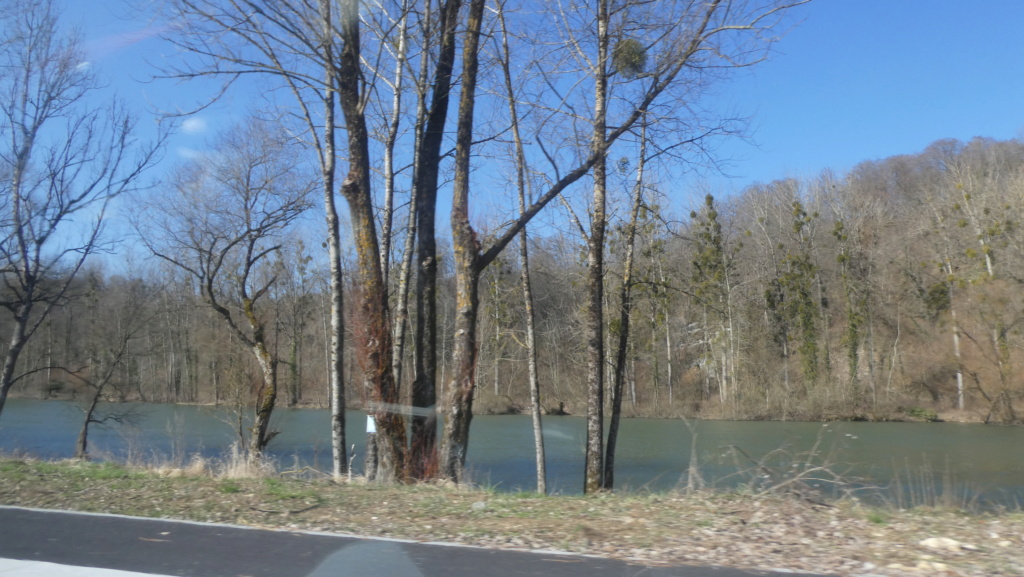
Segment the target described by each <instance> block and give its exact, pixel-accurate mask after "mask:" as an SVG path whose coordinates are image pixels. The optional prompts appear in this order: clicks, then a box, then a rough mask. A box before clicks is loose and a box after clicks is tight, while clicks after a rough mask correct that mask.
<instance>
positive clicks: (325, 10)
mask: <svg viewBox="0 0 1024 577" xmlns="http://www.w3.org/2000/svg"><path fill="white" fill-rule="evenodd" d="M320 14H321V18H322V21H323V35H324V58H325V61H326V62H327V65H326V66H324V74H325V76H326V77H325V78H324V84H325V85H326V88H325V90H324V100H323V102H324V111H323V113H324V134H323V142H324V148H323V152H322V156H321V158H320V168H321V176H322V181H323V194H324V214H325V216H326V218H327V254H328V258H329V259H330V275H331V277H330V293H331V305H330V316H331V322H330V329H329V333H330V334H329V335H328V338H329V340H330V350H329V352H328V375H329V376H328V379H329V380H330V406H331V461H332V470H333V473H334V477H335V478H336V479H337V478H340V477H342V476H343V475H345V474H346V473H348V448H347V446H346V439H345V381H344V375H345V335H344V330H345V328H344V327H345V317H344V315H345V302H344V298H345V283H344V278H343V276H342V270H341V227H340V224H339V220H338V209H337V207H336V206H335V204H334V177H335V174H336V171H337V165H336V164H335V140H334V134H335V132H334V131H335V128H334V123H335V121H334V107H335V103H334V95H335V86H336V80H337V79H336V77H335V70H334V65H333V61H334V50H333V43H332V42H330V41H327V40H328V39H330V38H332V36H333V27H334V20H333V17H332V15H331V0H320Z"/></svg>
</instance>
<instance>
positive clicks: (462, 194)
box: [441, 0, 485, 481]
mask: <svg viewBox="0 0 1024 577" xmlns="http://www.w3.org/2000/svg"><path fill="white" fill-rule="evenodd" d="M484 4H485V2H484V0H471V2H470V3H469V14H468V17H467V20H466V40H465V44H464V46H463V55H462V62H463V72H462V94H461V96H460V98H459V113H458V129H457V133H456V141H455V185H454V189H453V193H452V214H451V227H452V246H453V248H454V251H455V335H454V339H453V340H454V350H453V351H452V364H453V367H452V371H453V378H452V382H451V385H450V386H449V387H448V392H447V394H448V415H447V420H446V421H445V425H444V440H445V442H444V446H443V448H442V455H441V474H442V475H443V476H444V477H445V478H448V479H452V480H455V481H458V480H459V479H460V478H461V476H462V472H463V468H464V467H465V464H466V450H467V449H468V446H469V424H470V421H471V420H472V418H473V388H474V371H475V369H476V353H477V351H476V321H477V313H478V311H479V304H480V298H479V284H480V272H481V270H482V262H481V259H480V242H479V240H477V236H476V232H475V231H474V230H473V227H472V225H471V224H470V222H469V169H470V163H469V160H470V158H469V153H470V147H471V146H472V141H473V109H474V106H475V104H476V78H477V69H478V66H479V59H478V54H477V53H478V48H479V42H480V28H481V24H482V20H483V11H484Z"/></svg>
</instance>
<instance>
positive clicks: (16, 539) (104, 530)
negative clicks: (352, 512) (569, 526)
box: [0, 507, 781, 577]
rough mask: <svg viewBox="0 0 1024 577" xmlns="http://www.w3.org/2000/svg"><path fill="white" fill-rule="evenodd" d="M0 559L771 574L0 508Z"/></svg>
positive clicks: (216, 575) (374, 571)
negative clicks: (649, 565)
mask: <svg viewBox="0 0 1024 577" xmlns="http://www.w3.org/2000/svg"><path fill="white" fill-rule="evenodd" d="M0 558H6V559H13V560H21V561H42V562H47V563H56V564H60V565H64V566H76V567H94V568H104V569H114V570H120V571H130V572H136V573H143V574H155V575H168V576H170V575H174V576H195V577H363V576H371V577H476V576H478V575H482V576H487V577H526V576H536V577H541V576H543V577H753V576H768V575H773V574H772V573H763V572H749V571H738V570H735V569H722V568H707V567H686V566H682V567H647V566H644V565H640V564H634V563H626V562H623V561H615V560H608V559H598V558H593V557H580V556H575V555H563V554H558V553H542V552H525V551H508V550H496V549H480V548H473V547H462V546H453V545H444V544H437V543H414V542H407V541H389V540H381V539H364V538H355V537H342V536H336V535H329V534H324V533H305V532H293V531H276V530H263V529H251V528H245V527H235V526H230V525H211V524H201V523H189V522H179V521H164V520H154V519H141V518H135V517H122V516H115V515H93V514H82V513H68V512H62V511H40V510H32V509H21V508H14V507H0ZM28 565H29V564H24V563H11V564H9V567H11V568H10V569H9V570H8V571H9V573H5V570H4V568H3V567H4V566H3V564H2V563H0V575H5V574H11V575H29V574H32V575H45V574H46V573H47V570H45V569H39V567H46V566H38V567H37V568H36V571H37V572H30V571H27V570H26V569H25V567H27V566H28ZM19 568H20V569H21V571H22V572H21V573H19V572H18V569H19ZM51 571H52V570H51ZM68 574H71V573H68ZM74 574H75V575H81V574H83V573H74ZM85 574H87V573H85ZM775 575H781V574H775Z"/></svg>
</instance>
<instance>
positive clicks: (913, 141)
mask: <svg viewBox="0 0 1024 577" xmlns="http://www.w3.org/2000/svg"><path fill="white" fill-rule="evenodd" d="M139 4H140V3H138V2H130V3H128V4H127V6H137V5H139ZM125 6H126V4H125V3H123V2H122V0H69V2H68V12H67V14H66V19H65V20H66V22H68V23H78V24H80V26H81V30H82V31H83V33H84V35H85V39H86V41H87V48H88V50H89V53H90V54H89V58H90V60H91V61H92V62H93V64H94V66H95V67H96V70H97V71H98V72H99V73H100V74H101V75H102V76H103V77H105V78H107V79H109V81H110V84H111V87H112V88H116V89H117V90H118V91H119V92H120V93H121V94H122V95H123V96H124V97H126V98H128V99H130V100H133V101H134V102H136V103H137V104H139V105H140V106H150V107H158V108H161V109H165V110H166V109H168V108H171V107H173V106H175V105H179V104H180V105H187V104H189V103H190V102H191V101H192V100H193V99H192V96H194V94H191V93H190V92H189V90H187V89H185V88H183V87H180V86H175V85H173V84H170V83H168V82H162V83H159V84H157V85H154V84H148V85H143V84H139V83H137V82H136V80H138V79H143V78H146V77H147V76H148V74H149V69H148V68H147V67H146V61H147V60H148V61H154V62H155V61H160V60H161V59H162V58H164V57H166V56H172V55H173V53H171V52H169V51H168V50H169V49H168V48H166V47H164V46H163V45H162V44H161V43H160V42H159V40H158V39H157V38H155V37H154V35H155V34H156V33H157V32H159V31H160V29H161V28H160V27H161V23H160V22H146V21H145V20H144V19H138V18H137V19H128V18H125V17H124V16H125V15H126V14H127V13H128V11H127V10H126V9H125ZM793 16H794V18H793V20H794V21H795V23H794V26H793V27H792V29H791V30H790V31H789V32H788V33H787V34H786V36H785V37H784V38H783V39H782V40H781V41H780V42H779V43H778V44H777V45H776V47H775V51H774V53H773V55H772V57H771V59H770V60H769V61H768V62H765V63H763V64H760V65H758V66H757V67H755V68H753V69H751V70H749V71H747V72H743V73H740V74H739V75H737V76H736V77H735V78H733V79H732V80H731V81H729V82H727V83H724V84H721V85H719V86H718V88H717V95H716V99H717V100H719V101H721V102H722V103H723V107H724V108H727V109H732V110H736V111H737V112H739V113H742V114H745V115H746V114H749V115H752V116H753V124H752V126H751V129H752V140H753V142H754V143H755V144H751V143H750V142H747V141H741V140H731V141H728V142H724V143H722V144H721V146H720V147H719V149H718V152H719V155H720V156H721V157H722V158H724V159H727V160H728V161H729V164H728V173H729V174H728V177H717V176H710V177H707V178H708V180H709V181H710V182H711V183H712V184H713V185H714V187H715V188H717V189H719V190H723V191H729V190H739V189H741V188H743V187H744V186H746V185H748V184H750V183H753V182H758V181H762V182H766V181H771V180H774V179H778V178H785V177H789V176H797V177H800V176H813V175H815V174H817V173H818V172H820V171H821V170H822V169H825V168H832V169H835V170H837V171H840V172H842V171H845V170H848V169H850V168H852V167H853V166H854V165H856V164H857V163H858V162H861V161H864V160H871V159H878V158H884V157H886V156H891V155H894V154H903V153H914V152H917V151H920V150H922V149H923V148H924V147H925V146H927V145H928V144H929V143H931V142H933V141H935V140H937V139H940V138H958V139H961V140H967V139H970V138H972V137H974V136H987V137H993V138H997V139H1008V138H1014V137H1018V136H1022V135H1024V98H1022V97H1024V33H1022V31H1021V25H1022V24H1024V1H1021V0H972V1H970V2H968V1H964V0H814V1H813V2H811V3H810V4H808V5H806V6H802V7H800V8H799V9H798V10H797V11H795V13H794V15H793ZM230 109H236V110H237V109H238V107H237V103H236V102H235V101H228V102H225V103H223V104H221V105H220V106H219V107H218V108H215V109H212V110H207V111H205V112H204V113H202V114H201V115H199V116H197V117H195V118H193V119H191V120H189V121H187V122H186V123H185V124H184V125H183V130H182V131H181V132H180V134H179V135H178V136H177V137H176V138H175V139H174V141H173V142H172V145H171V148H170V150H169V152H170V154H169V155H168V156H169V157H171V158H173V157H174V156H176V155H183V154H188V153H189V151H190V150H192V149H194V148H197V147H201V146H202V142H203V140H204V139H205V137H206V136H207V135H208V134H209V133H211V132H212V131H215V130H216V129H217V128H218V127H219V126H221V125H223V124H224V122H225V120H226V119H225V118H224V116H225V115H224V111H226V110H230Z"/></svg>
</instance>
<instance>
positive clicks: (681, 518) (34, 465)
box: [0, 458, 1024, 576]
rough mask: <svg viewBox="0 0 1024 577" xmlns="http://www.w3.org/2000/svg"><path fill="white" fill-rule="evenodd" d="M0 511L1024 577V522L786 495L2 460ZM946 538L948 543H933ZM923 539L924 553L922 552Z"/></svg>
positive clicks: (795, 566) (686, 558) (878, 571)
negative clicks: (384, 480)
mask: <svg viewBox="0 0 1024 577" xmlns="http://www.w3.org/2000/svg"><path fill="white" fill-rule="evenodd" d="M0 504H3V505H13V506H22V507H38V508H52V509H68V510H78V511H92V512H109V513H120V514H125V515H136V516H143V517H163V518H174V519H188V520H193V521H204V522H220V523H235V524H241V525H252V526H260V527H275V528H282V529H292V530H316V531H327V532H334V533H345V534H355V535H367V536H382V537H391V538H401V539H413V540H427V541H447V542H457V543H465V544H471V545H478V546H484V547H512V548H519V549H558V550H564V551H573V552H579V553H586V554H593V555H602V556H609V557H617V558H623V559H632V560H637V561H643V562H646V563H652V564H664V563H672V564H712V565H726V566H733V567H741V568H755V569H773V568H784V569H791V570H804V571H813V572H818V573H830V574H836V575H861V574H873V575H893V576H897V575H971V576H974V575H977V576H1002V575H1006V576H1009V575H1021V574H1024V513H1021V512H1002V513H988V514H984V515H982V514H967V513H964V512H960V511H954V510H937V509H924V508H916V509H911V510H898V509H876V508H869V507H866V506H863V505H861V504H859V503H857V502H855V501H844V502H837V503H832V504H819V503H813V502H810V501H808V500H806V499H802V498H799V497H794V496H791V495H789V496H787V495H776V494H768V495H755V494H744V493H721V492H696V493H691V494H683V493H666V494H650V495H629V496H619V495H600V496H592V497H573V496H549V497H544V496H539V495H535V494H526V493H497V492H491V491H486V490H479V489H468V488H463V487H452V486H447V485H435V484H418V485H405V486H380V485H375V484H366V483H363V482H361V481H360V480H358V479H357V480H353V481H351V482H348V481H345V482H340V483H339V482H335V481H333V480H331V479H326V478H322V477H318V476H315V475H311V474H309V473H301V474H299V473H287V472H285V473H274V474H262V475H255V476H251V471H244V470H240V469H238V468H234V469H231V468H221V469H216V470H215V469H212V468H211V467H209V466H207V465H206V464H203V463H199V464H196V465H195V466H193V467H191V468H184V469H182V468H173V469H170V468H165V469H143V468H131V469H129V468H125V467H122V466H119V465H115V464H110V463H103V464H94V463H83V462H75V461H61V462H48V461H38V460H30V459H14V458H7V459H3V460H0ZM933 537H944V538H947V539H952V540H955V541H956V542H957V543H958V544H959V545H950V542H941V544H937V543H940V542H927V541H925V540H926V539H929V538H933ZM922 542H925V544H922Z"/></svg>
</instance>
